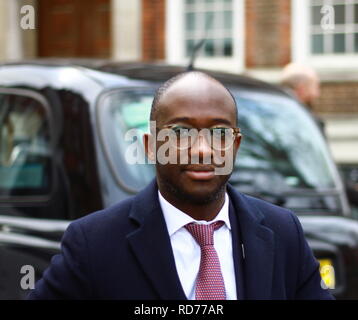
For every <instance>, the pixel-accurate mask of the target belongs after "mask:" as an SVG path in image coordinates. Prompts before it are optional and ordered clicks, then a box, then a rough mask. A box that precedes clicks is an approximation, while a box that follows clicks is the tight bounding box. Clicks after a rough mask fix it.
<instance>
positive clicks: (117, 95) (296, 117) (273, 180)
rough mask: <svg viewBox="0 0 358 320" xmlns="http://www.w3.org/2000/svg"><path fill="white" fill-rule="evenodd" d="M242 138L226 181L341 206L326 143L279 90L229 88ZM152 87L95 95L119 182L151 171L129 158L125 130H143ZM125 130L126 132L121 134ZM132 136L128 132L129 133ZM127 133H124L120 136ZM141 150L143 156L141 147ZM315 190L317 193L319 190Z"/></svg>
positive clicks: (296, 204)
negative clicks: (98, 102)
mask: <svg viewBox="0 0 358 320" xmlns="http://www.w3.org/2000/svg"><path fill="white" fill-rule="evenodd" d="M231 91H232V92H233V95H234V97H235V99H236V101H237V106H238V114H239V121H238V124H239V127H240V128H241V130H242V134H243V141H242V144H241V147H240V150H239V152H238V156H237V158H236V163H235V168H234V172H233V174H232V176H231V178H230V183H231V184H233V185H234V186H235V187H236V188H237V189H239V190H240V191H243V192H245V193H249V194H252V195H255V196H259V197H262V198H267V199H268V200H269V201H272V202H274V203H277V204H280V205H285V206H286V207H290V208H291V209H297V210H300V209H305V210H306V209H308V208H310V209H318V210H322V209H324V210H331V211H337V210H339V209H340V204H339V202H340V201H339V197H338V196H337V185H336V184H337V177H336V175H337V173H336V169H335V166H334V165H333V162H332V160H331V158H330V155H329V151H328V150H327V144H326V142H325V140H324V137H323V135H322V134H321V133H320V131H319V129H318V127H317V125H316V124H315V123H314V120H313V119H312V117H311V116H310V115H309V113H308V112H307V111H306V110H305V109H304V108H303V107H302V106H300V105H299V104H298V103H297V102H296V101H295V100H293V99H291V98H289V97H286V96H283V95H278V94H273V93H267V92H260V91H253V90H246V91H245V90H239V89H235V88H231ZM153 95H154V91H153V89H148V88H147V89H131V90H118V91H114V92H112V93H110V94H106V95H105V96H104V97H103V98H102V99H101V100H100V110H101V112H100V113H99V115H100V124H101V128H100V129H101V132H102V133H103V138H104V139H103V141H105V142H106V143H105V149H106V150H107V155H108V158H109V159H110V162H111V163H112V166H114V168H112V169H113V171H114V172H115V175H116V178H117V180H118V181H120V183H121V185H126V186H127V187H128V188H130V189H131V190H137V191H138V190H139V189H141V188H142V187H143V186H144V185H146V184H147V183H148V182H149V181H150V180H151V179H152V178H153V177H154V174H155V169H154V166H153V165H152V164H129V163H128V161H127V159H126V152H127V151H128V147H129V146H130V145H133V140H130V139H129V141H126V140H128V132H129V131H130V130H132V131H133V129H134V130H135V131H136V132H137V133H138V134H137V135H136V136H137V143H138V144H141V135H142V134H143V133H144V132H148V127H149V125H148V123H149V114H150V108H151V103H152V100H153ZM126 134H127V136H126ZM132 136H133V135H132ZM125 138H127V139H125ZM137 153H140V156H142V157H144V153H143V149H142V147H141V149H140V151H137ZM318 195H320V196H318Z"/></svg>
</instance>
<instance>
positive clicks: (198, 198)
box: [157, 169, 230, 205]
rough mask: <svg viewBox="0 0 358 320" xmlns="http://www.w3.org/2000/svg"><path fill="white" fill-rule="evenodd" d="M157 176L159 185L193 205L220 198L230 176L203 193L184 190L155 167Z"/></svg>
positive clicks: (204, 203) (207, 202)
mask: <svg viewBox="0 0 358 320" xmlns="http://www.w3.org/2000/svg"><path fill="white" fill-rule="evenodd" d="M157 178H158V179H159V181H160V183H161V185H162V186H163V187H164V188H165V189H166V190H167V192H169V193H170V194H172V195H173V196H174V197H175V198H177V199H178V200H180V201H182V202H187V203H191V204H194V205H206V204H209V203H211V202H214V201H217V200H218V199H220V198H222V197H223V195H224V193H225V191H226V184H227V181H228V180H229V178H230V175H229V176H225V178H226V179H223V180H221V183H220V184H218V186H217V188H216V189H215V190H213V191H212V192H210V193H206V194H205V195H198V194H193V193H190V192H188V191H186V190H185V189H184V188H182V187H181V186H180V185H179V184H177V183H175V182H173V181H172V180H171V179H170V178H168V177H167V176H165V175H160V174H159V173H158V169H157Z"/></svg>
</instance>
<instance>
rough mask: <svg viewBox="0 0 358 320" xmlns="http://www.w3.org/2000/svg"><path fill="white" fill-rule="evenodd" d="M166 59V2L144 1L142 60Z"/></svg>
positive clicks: (157, 0) (159, 0)
mask: <svg viewBox="0 0 358 320" xmlns="http://www.w3.org/2000/svg"><path fill="white" fill-rule="evenodd" d="M164 58H165V0H142V59H143V60H144V61H152V60H163V59H164Z"/></svg>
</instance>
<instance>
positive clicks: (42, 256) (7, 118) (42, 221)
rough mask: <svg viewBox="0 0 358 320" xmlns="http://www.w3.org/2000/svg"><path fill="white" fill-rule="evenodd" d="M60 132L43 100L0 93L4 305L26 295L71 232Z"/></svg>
mask: <svg viewBox="0 0 358 320" xmlns="http://www.w3.org/2000/svg"><path fill="white" fill-rule="evenodd" d="M55 126H56V122H55V121H54V119H53V115H52V113H51V109H50V107H49V104H48V102H47V100H46V98H45V97H44V96H43V95H41V94H40V93H38V92H36V91H32V90H28V89H18V88H0V299H21V298H23V297H24V296H25V295H26V294H27V290H28V289H30V288H31V286H32V284H33V283H34V282H35V281H36V280H37V279H38V278H39V277H40V275H41V274H42V272H43V271H44V269H45V268H46V267H47V266H48V262H49V260H50V258H51V256H52V255H53V254H55V253H56V252H58V250H59V247H60V244H59V242H60V239H61V236H62V234H63V232H64V230H65V229H66V228H67V226H68V221H66V219H67V214H68V210H67V203H68V199H67V194H66V192H65V186H64V184H63V182H62V179H61V175H60V171H59V170H58V166H57V160H56V159H57V155H56V146H55V139H54V129H55ZM29 275H30V276H31V277H32V278H33V279H31V278H28V276H29ZM24 277H25V278H26V277H27V278H26V281H23V280H24Z"/></svg>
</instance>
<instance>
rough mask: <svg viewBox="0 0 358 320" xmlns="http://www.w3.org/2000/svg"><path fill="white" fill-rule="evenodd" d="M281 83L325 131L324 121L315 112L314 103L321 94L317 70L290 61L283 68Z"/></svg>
mask: <svg viewBox="0 0 358 320" xmlns="http://www.w3.org/2000/svg"><path fill="white" fill-rule="evenodd" d="M281 85H282V86H283V87H284V88H285V89H286V91H287V92H288V93H289V94H290V95H291V96H293V97H294V98H295V99H297V100H298V101H299V102H301V103H302V105H304V106H305V107H306V109H307V111H308V112H309V113H310V114H311V116H312V117H313V118H314V120H315V121H316V123H317V124H318V126H319V127H320V129H321V131H322V132H323V133H324V121H323V120H322V119H321V118H319V117H318V116H317V115H315V114H314V113H313V103H314V101H315V100H316V99H317V98H319V96H320V80H319V77H318V74H317V72H316V71H315V70H313V69H312V68H310V67H308V66H305V65H300V64H297V63H290V64H288V65H286V66H285V67H284V69H283V70H282V74H281Z"/></svg>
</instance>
